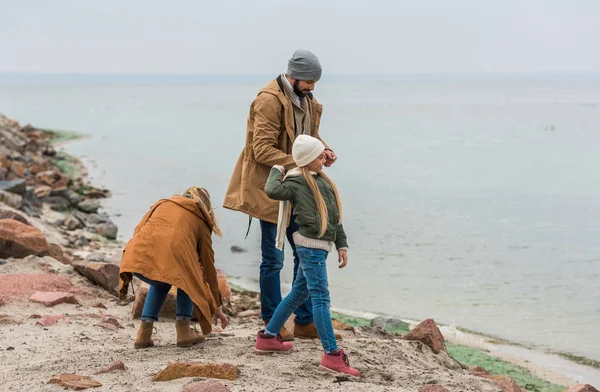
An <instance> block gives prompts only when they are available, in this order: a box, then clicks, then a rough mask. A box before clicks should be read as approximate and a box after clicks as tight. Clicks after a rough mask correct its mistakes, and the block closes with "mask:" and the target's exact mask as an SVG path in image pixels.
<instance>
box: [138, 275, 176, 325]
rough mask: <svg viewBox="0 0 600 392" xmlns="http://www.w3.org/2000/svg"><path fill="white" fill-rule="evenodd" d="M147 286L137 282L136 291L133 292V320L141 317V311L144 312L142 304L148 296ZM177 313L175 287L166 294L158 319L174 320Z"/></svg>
mask: <svg viewBox="0 0 600 392" xmlns="http://www.w3.org/2000/svg"><path fill="white" fill-rule="evenodd" d="M148 288H149V286H148V284H147V283H144V282H142V281H139V283H138V286H137V289H136V291H135V300H134V301H133V306H132V309H131V310H132V314H133V318H136V319H138V318H140V317H142V311H143V310H144V302H145V301H146V296H147V295H148ZM176 313H177V288H176V287H175V286H173V287H171V290H169V294H167V298H166V299H165V303H164V304H163V307H162V308H161V309H160V313H159V314H158V316H159V317H162V318H171V319H174V318H175V314H176Z"/></svg>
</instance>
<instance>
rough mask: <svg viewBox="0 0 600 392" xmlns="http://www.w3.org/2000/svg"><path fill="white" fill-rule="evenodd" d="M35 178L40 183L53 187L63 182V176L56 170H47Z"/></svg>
mask: <svg viewBox="0 0 600 392" xmlns="http://www.w3.org/2000/svg"><path fill="white" fill-rule="evenodd" d="M35 178H36V180H38V182H40V183H42V184H45V185H48V186H50V187H52V186H53V185H54V184H56V183H57V182H59V181H60V180H61V178H62V175H60V174H59V173H57V172H56V171H54V170H46V171H43V172H41V173H38V174H36V175H35Z"/></svg>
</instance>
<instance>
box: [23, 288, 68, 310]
mask: <svg viewBox="0 0 600 392" xmlns="http://www.w3.org/2000/svg"><path fill="white" fill-rule="evenodd" d="M29 301H31V302H38V303H40V304H42V305H45V306H47V307H51V306H55V305H58V304H75V305H78V304H79V301H77V298H75V296H74V295H73V294H71V293H61V292H52V291H38V292H37V293H35V294H33V295H32V296H31V297H29Z"/></svg>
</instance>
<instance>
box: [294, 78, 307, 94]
mask: <svg viewBox="0 0 600 392" xmlns="http://www.w3.org/2000/svg"><path fill="white" fill-rule="evenodd" d="M299 86H300V81H299V80H297V79H296V81H295V82H294V93H295V94H296V95H297V96H299V97H300V98H304V97H306V93H304V92H302V90H300V88H299Z"/></svg>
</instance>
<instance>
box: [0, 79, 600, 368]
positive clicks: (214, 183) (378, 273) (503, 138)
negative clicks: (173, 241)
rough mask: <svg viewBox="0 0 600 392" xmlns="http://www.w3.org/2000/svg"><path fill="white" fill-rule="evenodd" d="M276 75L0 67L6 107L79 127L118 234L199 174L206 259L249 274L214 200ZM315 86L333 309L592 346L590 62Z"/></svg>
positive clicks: (573, 348)
mask: <svg viewBox="0 0 600 392" xmlns="http://www.w3.org/2000/svg"><path fill="white" fill-rule="evenodd" d="M275 76H276V75H133V74H131V75H93V74H61V75H42V74H40V75H37V74H35V75H34V74H0V112H1V113H3V114H5V115H6V116H8V117H10V118H14V119H17V120H18V121H19V122H20V123H21V124H26V123H31V124H32V125H34V126H36V127H40V128H48V129H55V130H67V131H74V132H79V133H82V134H85V135H88V136H89V137H87V138H85V139H82V140H79V141H76V142H72V143H70V144H67V145H65V146H64V147H62V148H63V149H64V150H65V151H66V152H67V153H68V154H71V155H74V156H77V157H79V158H81V159H82V160H83V162H84V163H85V164H86V165H87V167H88V171H89V179H90V181H91V182H92V183H93V184H95V185H98V186H103V187H106V188H108V189H110V190H111V191H112V197H111V198H110V199H107V200H105V201H104V202H103V205H104V210H105V211H106V212H107V213H108V214H110V215H111V217H112V219H113V221H114V222H115V223H116V224H117V225H118V226H119V239H121V240H123V241H127V240H128V239H129V238H130V237H131V235H132V233H133V229H134V227H135V226H136V224H137V223H138V221H139V220H140V219H141V217H142V216H143V215H144V213H145V212H146V211H147V210H148V208H149V207H150V205H152V204H153V203H154V202H155V201H157V200H158V199H160V198H165V197H169V196H171V195H173V194H177V193H181V192H183V191H184V190H185V189H186V188H188V187H189V186H192V185H198V186H202V187H205V188H207V189H208V190H209V191H210V193H211V197H212V200H213V204H214V206H215V209H216V215H217V218H218V220H219V222H220V224H221V227H222V229H223V231H224V234H225V236H224V238H222V239H220V238H215V240H214V246H215V254H216V263H217V267H218V268H220V269H222V270H223V271H224V272H225V273H226V274H227V275H229V276H230V277H231V279H232V280H233V281H234V282H236V283H238V284H239V285H241V286H244V287H247V288H250V289H257V288H258V275H259V264H260V260H261V255H260V227H259V225H258V222H257V221H254V223H253V224H252V226H251V228H250V232H249V235H248V237H247V238H246V231H247V229H248V217H247V216H246V215H244V214H242V213H240V212H234V211H229V210H226V209H224V208H222V207H221V205H222V202H223V198H224V195H225V191H226V189H227V185H228V183H229V179H230V176H231V174H232V171H233V168H234V165H235V163H236V160H237V158H238V156H239V154H240V152H241V150H242V148H243V146H244V142H245V132H246V119H247V116H248V112H249V107H250V104H251V102H252V100H253V99H254V97H255V96H256V94H257V92H258V91H259V89H260V88H261V87H263V86H264V85H266V84H267V83H268V82H269V81H270V80H272V79H273V78H274V77H275ZM315 96H316V97H317V99H318V100H319V101H320V102H321V103H322V104H323V105H324V111H323V117H322V122H321V136H322V138H323V139H324V140H325V141H326V142H327V143H328V144H329V145H330V146H331V147H332V148H333V149H334V150H335V152H336V153H337V155H338V157H339V159H338V161H337V162H336V163H335V164H334V166H333V167H331V168H329V169H327V173H328V175H329V176H330V177H331V178H332V179H333V180H334V181H335V182H336V183H337V185H338V187H339V190H340V194H341V198H342V202H343V205H344V213H345V216H344V227H345V229H346V232H347V235H348V240H349V245H350V247H349V263H348V266H347V267H346V268H344V269H339V268H337V257H336V255H335V254H331V255H330V257H329V260H328V275H329V284H330V291H331V297H332V305H333V306H334V307H335V308H336V309H346V310H352V311H361V312H369V313H378V314H385V315H390V316H395V317H401V318H409V319H416V320H420V319H425V318H433V319H435V320H436V322H438V323H440V324H447V325H453V326H458V327H462V328H466V329H469V330H472V331H477V332H480V333H483V334H488V335H491V336H495V337H498V338H502V339H506V340H508V341H511V342H515V343H519V344H524V345H527V346H530V347H533V348H536V349H539V350H544V351H546V350H548V351H552V352H563V353H572V354H575V355H580V356H584V357H587V358H591V359H595V360H600V339H599V338H598V331H599V330H600V75H595V74H473V75H471V74H435V75H420V74H414V75H326V74H325V75H324V77H323V79H322V80H321V81H319V83H318V84H317V85H316V89H315ZM232 246H239V247H241V248H243V249H244V250H246V252H242V253H233V252H232V251H231V250H230V248H231V247H232ZM288 248H289V247H288ZM292 265H293V262H292V257H291V254H290V252H289V250H288V253H287V256H286V262H285V267H284V270H283V272H282V281H283V287H282V289H283V291H284V292H285V291H287V290H289V288H290V282H291V279H292Z"/></svg>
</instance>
